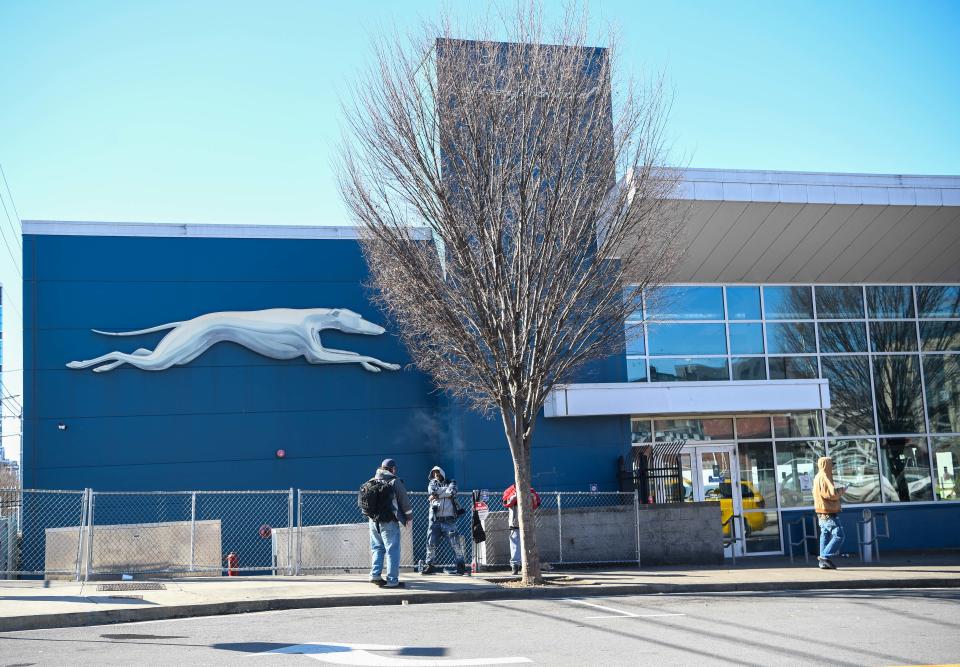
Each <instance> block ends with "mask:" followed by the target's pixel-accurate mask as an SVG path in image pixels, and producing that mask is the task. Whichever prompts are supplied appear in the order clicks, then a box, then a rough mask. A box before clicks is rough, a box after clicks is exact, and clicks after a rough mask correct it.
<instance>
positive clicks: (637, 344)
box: [624, 322, 645, 354]
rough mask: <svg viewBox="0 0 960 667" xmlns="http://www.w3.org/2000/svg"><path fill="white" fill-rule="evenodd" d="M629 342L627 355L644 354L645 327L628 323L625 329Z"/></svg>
mask: <svg viewBox="0 0 960 667" xmlns="http://www.w3.org/2000/svg"><path fill="white" fill-rule="evenodd" d="M624 336H626V340H627V354H643V353H644V352H645V350H644V347H643V325H642V324H631V323H629V322H628V323H627V325H626V327H625V328H624Z"/></svg>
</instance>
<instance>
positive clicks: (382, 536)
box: [368, 519, 400, 584]
mask: <svg viewBox="0 0 960 667" xmlns="http://www.w3.org/2000/svg"><path fill="white" fill-rule="evenodd" d="M368 523H369V524H370V559H371V561H372V565H371V566H370V580H371V581H376V580H377V579H379V578H380V573H381V572H383V556H384V554H386V556H387V583H388V584H395V583H397V581H399V580H400V524H399V523H397V522H396V521H385V522H381V523H380V528H379V529H378V528H377V522H376V521H373V520H372V519H371V520H369V521H368Z"/></svg>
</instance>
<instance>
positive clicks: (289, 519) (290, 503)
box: [287, 487, 294, 576]
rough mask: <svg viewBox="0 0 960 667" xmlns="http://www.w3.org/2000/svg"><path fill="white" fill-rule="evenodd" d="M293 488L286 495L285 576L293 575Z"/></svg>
mask: <svg viewBox="0 0 960 667" xmlns="http://www.w3.org/2000/svg"><path fill="white" fill-rule="evenodd" d="M293 572H294V569H293V488H292V487H291V488H290V495H289V496H287V576H293Z"/></svg>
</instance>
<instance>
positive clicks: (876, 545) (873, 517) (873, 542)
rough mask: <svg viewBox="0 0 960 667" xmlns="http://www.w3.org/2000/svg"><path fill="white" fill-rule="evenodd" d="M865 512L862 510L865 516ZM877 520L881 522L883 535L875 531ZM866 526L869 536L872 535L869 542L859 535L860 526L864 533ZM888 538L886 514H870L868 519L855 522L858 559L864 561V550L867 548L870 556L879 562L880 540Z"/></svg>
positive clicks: (888, 527) (888, 523)
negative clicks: (868, 527)
mask: <svg viewBox="0 0 960 667" xmlns="http://www.w3.org/2000/svg"><path fill="white" fill-rule="evenodd" d="M866 512H867V510H864V514H865V515H866ZM877 519H882V520H883V533H881V532H880V531H879V530H877ZM867 525H869V526H870V529H871V530H870V534H871V535H872V538H871V539H869V540H865V539H863V536H862V535H861V526H863V528H864V532H865V529H866V526H867ZM889 537H890V521H889V519H888V518H887V513H886V512H870V514H869V518H866V519H862V520H860V521H857V551H858V552H859V554H860V558H861V559H864V549H865V548H867V549H870V551H871V552H872V554H874V555H875V557H876V560H877V561H879V560H880V539H881V538H884V539H889Z"/></svg>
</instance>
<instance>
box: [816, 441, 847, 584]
mask: <svg viewBox="0 0 960 667" xmlns="http://www.w3.org/2000/svg"><path fill="white" fill-rule="evenodd" d="M817 470H818V472H817V476H816V477H814V478H813V509H814V511H815V512H816V513H817V519H818V521H819V523H820V555H819V556H818V557H817V566H818V567H819V568H820V569H821V570H836V569H837V566H836V565H834V564H833V561H832V560H831V558H832V557H833V556H836V555H837V554H838V553H840V546H841V545H842V544H843V527H842V526H841V525H840V521H839V520H838V518H837V517H838V516H839V514H840V496H842V495H843V492H844V491H845V490H846V489H845V488H844V487H842V486H835V485H834V483H833V459H832V458H830V457H829V456H821V457H820V458H819V459H818V460H817Z"/></svg>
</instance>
